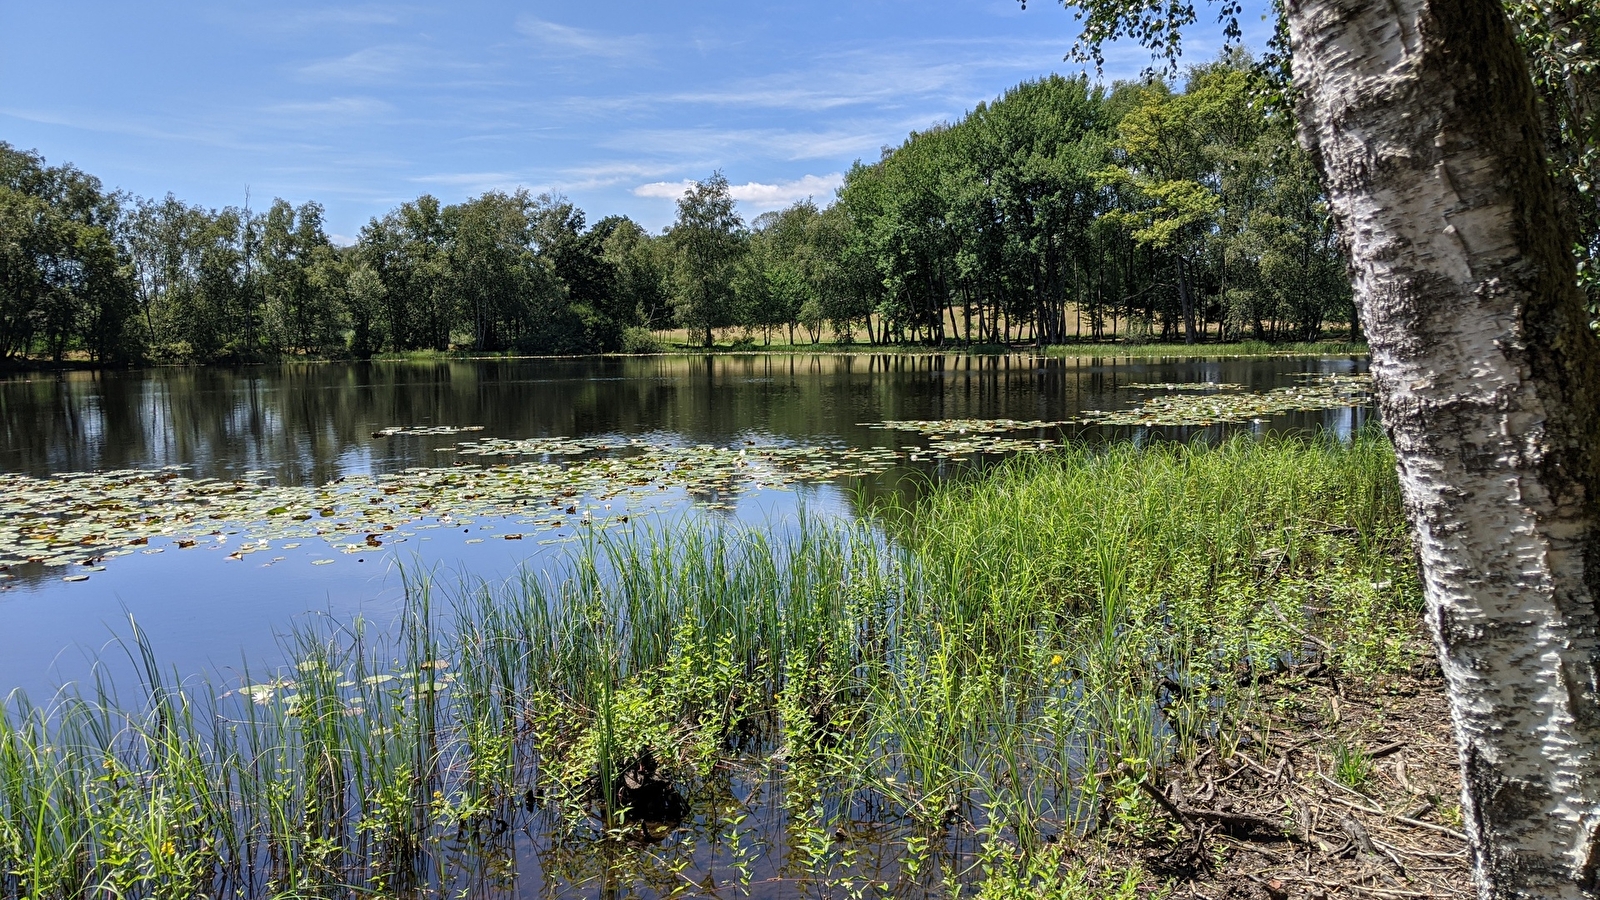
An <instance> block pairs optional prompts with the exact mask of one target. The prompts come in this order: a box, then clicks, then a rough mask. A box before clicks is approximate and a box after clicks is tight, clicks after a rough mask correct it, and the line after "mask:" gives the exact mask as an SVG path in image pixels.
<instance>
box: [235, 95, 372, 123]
mask: <svg viewBox="0 0 1600 900" xmlns="http://www.w3.org/2000/svg"><path fill="white" fill-rule="evenodd" d="M394 108H395V107H394V104H392V103H389V102H387V101H384V100H379V99H378V98H376V97H329V98H328V99H326V100H304V101H290V102H285V103H274V104H272V105H271V106H268V107H266V109H265V111H266V112H269V113H282V114H285V115H291V116H340V117H361V118H365V117H368V116H375V115H380V114H383V113H387V112H392V111H393V110H394Z"/></svg>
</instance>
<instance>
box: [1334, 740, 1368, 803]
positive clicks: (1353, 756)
mask: <svg viewBox="0 0 1600 900" xmlns="http://www.w3.org/2000/svg"><path fill="white" fill-rule="evenodd" d="M1372 774H1373V773H1372V757H1371V756H1368V755H1367V751H1366V749H1365V748H1363V747H1361V746H1360V745H1358V744H1349V743H1345V742H1343V741H1341V742H1339V743H1337V744H1334V746H1333V777H1335V778H1337V779H1338V780H1339V783H1341V784H1343V785H1345V786H1346V787H1350V788H1354V789H1356V790H1358V791H1359V790H1361V789H1363V788H1365V787H1366V786H1367V785H1368V783H1370V782H1371V781H1372Z"/></svg>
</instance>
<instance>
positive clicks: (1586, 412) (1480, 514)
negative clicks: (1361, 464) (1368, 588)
mask: <svg viewBox="0 0 1600 900" xmlns="http://www.w3.org/2000/svg"><path fill="white" fill-rule="evenodd" d="M1286 5H1287V13H1288V17H1289V24H1290V33H1291V44H1292V48H1293V63H1294V78H1295V82H1296V87H1297V88H1298V90H1299V91H1300V100H1299V103H1300V107H1299V109H1298V117H1299V120H1300V124H1301V138H1302V140H1303V141H1304V142H1305V143H1306V144H1307V146H1308V147H1309V148H1310V149H1311V151H1312V152H1313V154H1314V155H1315V156H1316V157H1317V158H1318V160H1319V164H1320V165H1321V166H1322V168H1323V171H1324V175H1325V177H1326V181H1327V185H1328V193H1329V201H1330V203H1331V205H1332V208H1333V211H1334V215H1335V218H1336V220H1337V222H1338V224H1339V228H1340V231H1341V233H1342V236H1343V238H1344V240H1345V243H1346V245H1347V246H1348V247H1349V248H1350V252H1351V257H1352V269H1353V275H1354V278H1355V287H1356V296H1357V299H1358V302H1359V303H1360V306H1361V314H1362V320H1363V325H1364V327H1365V329H1366V331H1367V334H1368V339H1369V340H1370V342H1371V345H1372V369H1373V373H1374V375H1375V376H1376V378H1377V383H1378V393H1379V399H1380V403H1381V406H1382V410H1383V415H1384V420H1385V423H1386V425H1387V427H1388V428H1389V430H1390V433H1391V435H1392V437H1393V439H1394V442H1395V446H1396V450H1397V452H1398V454H1399V460H1400V476H1401V481H1402V484H1403V487H1404V490H1405V495H1406V500H1407V504H1408V513H1409V516H1410V519H1411V523H1412V525H1413V528H1414V531H1415V535H1416V538H1417V544H1418V548H1419V552H1420V555H1421V562H1422V569H1423V577H1424V585H1425V592H1426V597H1427V602H1428V611H1429V623H1430V625H1431V626H1432V628H1433V630H1434V636H1435V640H1436V643H1437V646H1438V651H1439V655H1440V661H1441V664H1442V666H1443V669H1444V674H1445V679H1446V682H1447V685H1448V690H1449V693H1450V707H1451V713H1452V717H1453V720H1454V725H1455V729H1456V734H1457V737H1458V739H1459V741H1460V747H1461V765H1462V774H1463V779H1462V780H1463V785H1464V797H1463V800H1462V809H1463V812H1464V814H1465V819H1466V825H1467V831H1468V834H1469V837H1470V838H1471V841H1472V845H1473V850H1474V855H1475V863H1476V871H1477V873H1478V881H1479V890H1480V892H1481V894H1482V896H1484V897H1486V898H1488V897H1496V898H1504V897H1530V898H1531V897H1538V898H1566V897H1574V898H1576V897H1591V896H1595V891H1596V890H1597V888H1600V885H1597V871H1596V870H1597V868H1600V845H1597V839H1600V610H1597V606H1596V602H1597V600H1600V537H1597V534H1600V532H1597V528H1596V519H1597V517H1596V498H1597V495H1600V477H1597V472H1600V466H1597V458H1600V449H1597V444H1600V342H1597V340H1596V339H1595V337H1594V335H1593V334H1592V333H1591V332H1590V331H1589V330H1588V329H1587V327H1586V326H1585V322H1584V316H1583V313H1582V303H1581V297H1580V295H1579V293H1578V291H1577V289H1576V286H1575V284H1576V280H1575V276H1574V269H1573V263H1572V259H1571V257H1570V254H1569V253H1568V251H1567V247H1568V246H1570V245H1569V244H1567V243H1565V242H1564V236H1565V231H1564V228H1563V227H1562V225H1561V223H1560V220H1559V219H1558V217H1557V215H1556V212H1555V205H1554V202H1553V200H1552V197H1553V192H1552V187H1551V182H1550V179H1549V176H1548V174H1547V171H1546V168H1545V165H1544V159H1543V154H1542V150H1541V146H1540V143H1539V128H1538V123H1537V120H1536V117H1535V113H1534V106H1533V94H1532V88H1531V85H1530V83H1529V80H1528V76H1527V72H1526V70H1525V67H1524V65H1523V63H1522V60H1521V58H1520V56H1519V55H1518V53H1517V50H1516V48H1515V46H1514V44H1513V43H1512V38H1511V33H1510V30H1509V27H1508V26H1507V24H1506V21H1505V17H1504V13H1503V11H1502V10H1501V9H1500V7H1499V6H1498V4H1497V0H1288V2H1287V4H1286Z"/></svg>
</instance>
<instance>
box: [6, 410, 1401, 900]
mask: <svg viewBox="0 0 1600 900" xmlns="http://www.w3.org/2000/svg"><path fill="white" fill-rule="evenodd" d="M1393 464H1394V463H1393V457H1392V454H1391V451H1390V450H1389V448H1388V446H1387V445H1386V444H1385V443H1384V442H1383V441H1382V440H1381V438H1379V437H1377V436H1375V435H1373V434H1369V433H1363V434H1360V435H1358V436H1357V437H1356V438H1355V439H1354V440H1353V441H1352V442H1349V443H1346V444H1340V443H1336V442H1333V441H1308V440H1291V439H1282V440H1269V441H1252V440H1246V439H1238V440H1234V441H1230V442H1228V443H1226V444H1223V445H1221V446H1219V447H1210V448H1208V447H1204V446H1199V445H1166V444H1161V445H1154V446H1148V447H1143V448H1138V447H1132V446H1127V445H1119V446H1113V447H1109V448H1095V449H1091V448H1087V447H1079V448H1069V449H1067V450H1065V451H1063V452H1061V453H1059V454H1056V455H1054V456H1046V457H1034V458H1019V459H1015V460H1012V461H1010V462H1007V463H1006V464H1004V465H1001V466H999V467H997V468H995V469H993V470H991V471H988V472H986V473H983V474H981V475H978V476H975V477H974V478H972V479H970V480H966V481H959V482H955V483H952V484H948V485H945V486H942V487H939V488H937V489H935V490H933V491H932V492H931V493H930V494H929V495H928V496H927V497H925V498H924V499H922V500H920V501H918V502H917V503H916V504H915V505H914V506H911V507H909V508H895V507H892V506H881V507H879V508H878V510H877V511H876V513H875V514H874V515H873V516H872V517H869V518H868V519H865V520H861V521H855V522H841V521H825V520H820V519H817V518H815V517H811V516H805V515H802V516H801V517H800V518H799V519H798V520H797V521H793V522H785V523H778V524H777V526H776V528H775V530H773V531H772V532H770V533H764V532H758V531H755V530H743V529H736V528H727V527H719V526H715V525H711V524H705V523H698V524H696V523H689V524H678V525H672V526H665V527H662V526H657V527H649V526H645V525H642V524H639V523H635V525H634V527H633V530H632V531H629V532H627V533H620V534H609V535H596V536H593V537H591V538H590V539H589V540H588V541H587V542H586V543H583V544H581V545H580V546H579V548H578V549H577V551H576V552H575V553H574V554H572V555H571V557H570V558H569V559H568V560H567V561H566V563H565V565H564V567H563V568H560V569H559V570H553V571H550V572H546V573H531V572H530V573H527V574H525V575H524V576H523V577H522V578H521V579H519V580H516V581H513V582H510V583H507V584H487V583H480V584H476V585H467V586H464V587H462V588H461V589H460V590H458V591H456V592H455V593H454V594H453V595H450V596H449V597H448V599H447V600H443V601H441V600H440V598H439V596H438V591H437V589H436V587H435V586H433V585H431V584H429V583H427V582H426V581H414V582H412V583H411V584H409V585H408V590H407V595H408V603H407V605H406V608H405V611H404V613H403V615H402V616H401V620H400V622H399V623H398V625H397V627H394V628H391V629H387V630H382V631H380V630H378V629H374V628H372V627H371V626H370V625H369V624H368V623H363V622H359V621H358V622H353V623H347V624H342V625H341V624H337V623H325V624H323V625H321V626H316V627H308V628H304V629H302V630H300V631H299V632H297V633H296V634H294V635H293V636H292V637H291V638H290V639H289V640H288V641H287V643H286V647H285V655H286V656H287V657H288V658H289V659H290V660H291V661H292V662H291V664H289V665H287V666H284V667H283V668H282V669H278V670H273V671H269V672H257V673H254V674H249V673H247V674H246V677H245V678H244V683H243V684H242V685H239V684H235V685H230V686H229V688H230V689H228V690H221V689H213V688H212V687H211V686H210V684H208V683H205V682H201V681H190V682H183V683H180V682H178V681H177V680H176V679H175V678H171V677H163V676H162V673H161V672H160V670H159V667H158V665H157V663H156V659H155V656H154V654H153V652H152V651H151V649H150V645H149V642H148V640H146V639H145V637H144V636H143V635H142V634H141V633H140V632H138V630H137V627H135V629H134V632H133V635H132V638H131V640H130V642H129V647H130V651H131V655H132V657H133V658H134V660H135V661H136V662H137V663H138V668H139V671H140V672H141V681H142V683H141V685H140V695H141V696H140V698H139V699H138V700H137V701H135V702H126V701H124V700H121V699H119V698H118V697H117V696H116V695H115V693H114V691H113V690H112V686H111V685H108V684H105V683H104V682H103V681H100V682H97V683H96V685H95V689H94V690H93V691H91V692H89V693H88V694H79V693H71V692H68V693H63V694H62V695H61V696H59V697H58V698H56V699H55V700H54V701H53V702H52V703H51V704H50V705H49V706H46V707H36V706H32V705H29V704H28V703H27V702H26V701H25V700H24V699H23V698H20V697H17V698H13V700H12V702H11V703H10V704H9V705H8V707H7V708H6V709H5V711H4V714H3V715H0V897H7V898H21V897H28V898H40V900H43V898H56V897H62V898H66V897H95V898H99V897H107V898H109V897H120V896H149V897H188V896H193V895H196V894H201V893H210V894H212V895H217V896H222V895H238V896H356V895H357V894H358V893H360V892H363V891H366V892H370V891H379V892H383V893H386V894H400V893H405V892H420V893H421V894H424V895H426V894H429V892H437V891H443V890H444V889H446V888H448V887H451V886H460V885H462V884H464V883H466V882H464V881H463V879H467V881H469V882H471V883H472V884H479V885H480V886H481V883H482V882H481V879H484V878H488V879H490V880H491V881H492V870H494V868H495V866H496V865H499V863H497V862H496V861H497V860H506V859H510V858H511V855H512V851H511V842H512V840H513V835H515V834H516V832H517V831H518V829H519V828H523V827H528V828H532V829H534V831H535V832H536V833H537V834H539V835H543V836H544V837H542V838H541V840H548V841H549V842H550V847H551V852H556V850H555V848H560V855H558V857H554V858H553V859H557V858H558V859H560V860H565V861H564V862H560V863H559V865H557V864H556V863H552V865H557V868H558V869H560V868H561V867H563V866H565V867H569V868H570V869H571V871H574V872H604V873H607V874H606V875H605V877H606V878H614V877H616V872H617V868H616V867H617V866H618V865H620V864H621V863H619V862H618V860H622V859H629V860H633V861H634V862H632V863H629V865H634V864H637V865H640V866H646V867H648V866H649V865H652V863H650V862H649V860H651V859H654V858H655V857H650V856H648V855H644V856H641V855H639V854H637V853H634V852H633V851H627V850H625V849H605V848H608V847H609V848H626V847H629V846H633V845H632V844H629V843H628V842H627V841H618V840H617V839H618V838H628V837H631V836H637V835H639V834H640V833H642V832H645V831H647V830H648V829H650V828H652V827H654V826H652V825H651V824H650V822H649V821H648V819H649V818H650V815H651V812H650V810H648V809H644V808H641V807H640V804H642V803H645V802H647V801H646V800H644V799H641V798H643V797H646V796H647V794H645V793H642V792H640V791H639V790H638V786H639V785H640V784H641V783H643V782H651V781H654V782H657V783H659V784H664V785H670V786H671V787H672V789H673V790H675V791H678V792H681V793H682V794H683V795H686V796H687V798H688V801H689V802H690V803H691V804H709V805H710V806H711V807H715V808H718V809H723V808H731V807H730V806H729V805H728V804H727V802H726V801H723V800H717V801H711V800H705V799H698V800H697V799H696V798H707V797H713V796H725V795H726V791H725V789H723V788H718V787H716V786H717V785H718V784H721V783H722V782H721V780H725V779H726V778H727V777H728V776H727V774H726V771H727V769H726V764H728V763H730V762H734V761H740V760H742V761H745V762H746V763H748V762H749V761H752V760H756V761H763V762H761V765H762V766H765V767H768V768H770V769H771V770H772V771H773V772H774V773H776V774H775V775H774V776H773V777H776V778H779V779H780V780H782V781H783V782H784V784H785V785H786V787H785V788H784V790H783V792H782V793H783V796H785V797H787V798H788V799H787V800H786V801H785V804H786V809H787V812H788V821H789V826H788V828H789V830H790V834H789V835H788V836H787V838H786V839H785V842H784V845H785V846H788V847H790V848H791V850H792V852H793V853H794V854H795V855H796V856H795V860H796V861H800V860H810V862H808V863H806V864H805V866H802V867H801V868H802V869H803V868H805V867H806V866H810V867H811V868H812V869H814V870H815V871H818V872H832V873H834V875H833V876H827V877H837V878H839V879H849V878H859V875H858V874H852V873H859V871H860V870H861V867H862V866H863V865H865V863H864V862H863V861H862V860H861V859H859V858H858V856H856V854H857V853H858V851H857V850H856V849H855V848H854V847H852V846H849V845H839V844H837V842H836V841H835V840H834V839H833V838H832V837H831V835H832V834H833V831H832V829H834V828H836V827H838V825H839V824H840V823H843V822H846V820H847V819H848V818H849V817H848V816H847V815H846V814H845V813H844V810H845V809H846V808H847V807H850V806H851V805H852V804H856V805H860V804H868V805H869V806H870V807H871V808H873V809H877V810H880V814H881V815H884V816H888V817H890V818H902V817H903V818H904V819H905V820H907V821H909V822H911V823H913V824H912V825H911V826H909V827H910V829H911V830H910V832H909V833H908V837H907V838H906V839H905V841H904V844H903V846H904V848H905V852H906V854H908V855H907V856H906V857H905V858H906V860H908V862H907V863H906V866H905V867H904V868H901V869H899V871H901V872H902V873H903V875H904V877H907V878H912V879H914V880H916V879H920V880H921V882H927V883H928V884H932V883H933V882H931V881H928V880H929V879H945V880H948V879H957V880H959V878H961V877H975V876H974V875H973V872H975V871H983V870H987V871H996V872H998V871H1013V872H1017V871H1028V872H1035V871H1036V870H1037V869H1038V866H1037V865H1034V864H1031V863H1030V864H1028V865H1022V866H1020V867H1019V866H1018V865H1016V864H1013V863H1008V862H1005V861H1004V860H1003V859H1001V858H1000V857H999V856H996V855H995V854H1002V855H1003V854H1005V853H1013V852H1021V853H1023V854H1024V856H1027V855H1029V854H1036V853H1044V852H1045V850H1044V848H1045V847H1046V846H1047V841H1048V840H1049V839H1053V838H1055V837H1057V836H1065V837H1067V838H1071V837H1072V836H1074V835H1079V834H1083V833H1086V832H1088V831H1091V830H1093V829H1094V828H1095V827H1097V826H1098V825H1099V823H1102V822H1104V821H1107V820H1110V821H1113V822H1116V821H1117V820H1118V819H1119V818H1124V819H1127V820H1128V821H1130V822H1137V821H1140V818H1139V817H1140V815H1141V811H1140V808H1139V805H1140V803H1141V795H1140V794H1139V792H1138V791H1137V790H1134V789H1133V786H1134V785H1136V784H1137V779H1139V778H1142V777H1144V776H1145V775H1146V773H1150V772H1154V771H1157V770H1159V769H1160V768H1161V767H1162V766H1164V765H1166V764H1167V763H1169V762H1170V761H1172V760H1174V759H1175V758H1181V757H1182V756H1183V755H1185V754H1188V753H1192V752H1194V751H1195V748H1197V747H1198V746H1199V745H1200V744H1201V743H1204V742H1208V741H1223V742H1231V741H1234V740H1236V739H1237V734H1238V727H1237V723H1239V722H1248V720H1249V719H1250V717H1251V716H1252V714H1253V712H1252V703H1253V695H1254V683H1255V680H1256V679H1257V678H1258V677H1259V676H1260V675H1261V674H1262V673H1264V672H1266V671H1268V670H1270V669H1272V668H1273V667H1276V666H1281V665H1283V664H1285V663H1286V662H1293V661H1296V660H1297V659H1300V658H1303V657H1305V656H1307V655H1308V654H1310V653H1312V652H1317V653H1321V654H1323V655H1324V656H1325V657H1326V661H1327V662H1329V663H1330V664H1333V665H1336V666H1339V667H1343V668H1346V669H1351V670H1370V669H1376V668H1382V667H1385V666H1391V665H1394V664H1396V663H1397V662H1399V661H1401V648H1402V646H1403V645H1404V642H1405V640H1406V639H1407V636H1408V634H1409V632H1410V629H1411V628H1412V627H1413V626H1414V623H1415V619H1416V616H1417V613H1418V611H1419V605H1418V599H1417V597H1418V589H1417V586H1416V579H1415V575H1414V564H1413V563H1412V560H1411V556H1410V550H1409V546H1408V544H1407V542H1406V540H1405V538H1404V531H1403V528H1402V517H1401V513H1400V500H1399V494H1398V487H1397V485H1396V484H1395V479H1394V475H1393ZM1308 635H1314V636H1315V637H1316V641H1315V642H1313V641H1312V640H1311V639H1310V638H1308ZM1318 642H1320V643H1318ZM1321 644H1326V645H1328V646H1331V647H1332V648H1334V649H1333V650H1332V651H1324V650H1322V649H1321ZM630 791H632V792H631V793H630ZM696 808H701V807H696ZM730 815H732V814H731V813H730ZM960 820H965V821H966V822H970V823H972V824H973V825H974V826H976V827H977V829H978V832H979V836H980V838H981V842H980V843H981V847H982V848H983V849H981V850H980V851H979V852H980V855H981V856H982V857H983V859H984V864H983V868H982V869H981V870H973V869H970V868H963V866H962V864H961V863H960V862H959V860H957V859H956V858H955V857H948V858H946V857H941V856H940V853H941V852H942V850H941V848H946V849H947V845H945V844H942V843H940V840H938V839H935V840H932V841H931V842H930V838H935V837H936V836H938V835H946V838H945V839H953V838H950V837H949V836H950V835H951V834H953V832H950V831H949V826H950V824H951V823H952V822H956V821H960ZM731 821H733V824H732V825H731V826H729V831H728V834H730V835H731V836H732V837H730V838H729V846H730V847H733V848H734V849H733V850H730V851H729V852H730V853H734V852H737V853H742V854H745V855H743V856H739V857H738V859H737V860H734V862H735V863H736V866H735V868H736V870H737V871H742V872H744V873H745V875H744V876H743V877H745V878H749V877H750V876H749V872H750V866H751V865H752V863H751V860H750V857H749V855H748V854H749V852H750V851H749V849H748V847H749V846H750V845H749V844H747V843H745V842H744V841H745V839H744V838H741V837H740V834H741V832H740V831H739V830H738V823H739V822H740V821H742V817H740V816H733V818H732V819H731ZM717 827H718V828H721V827H722V826H720V825H718V826H717ZM746 830H748V829H746ZM584 848H593V850H592V851H591V850H588V849H584ZM738 848H744V849H738ZM591 852H592V853H596V854H600V855H598V856H592V857H587V856H585V854H589V853H591ZM1040 858H1045V857H1040ZM1050 858H1054V857H1050ZM730 859H732V858H731V857H730ZM686 864H687V858H684V859H681V860H679V861H677V862H672V863H671V865H673V866H678V867H679V868H677V869H671V872H670V874H669V873H667V871H666V870H663V871H661V872H656V873H655V874H654V875H650V874H649V873H642V874H640V876H639V877H641V878H644V879H645V880H646V881H648V882H650V883H651V884H656V885H657V886H658V887H659V886H660V885H668V886H670V885H672V884H677V883H680V882H681V881H682V879H681V878H678V876H677V874H676V873H678V872H679V871H681V866H683V865H686ZM662 865H666V863H662ZM963 872H965V873H966V874H965V875H963V874H962V873H963ZM474 873H476V874H474ZM485 873H488V874H485ZM934 873H937V874H934ZM1080 874H1081V873H1080ZM817 877H824V876H821V875H819V876H817ZM1029 877H1033V876H1029ZM472 879H480V881H472ZM652 879H655V880H652ZM674 879H677V880H674ZM919 883H920V882H919ZM652 889H654V888H652Z"/></svg>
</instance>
